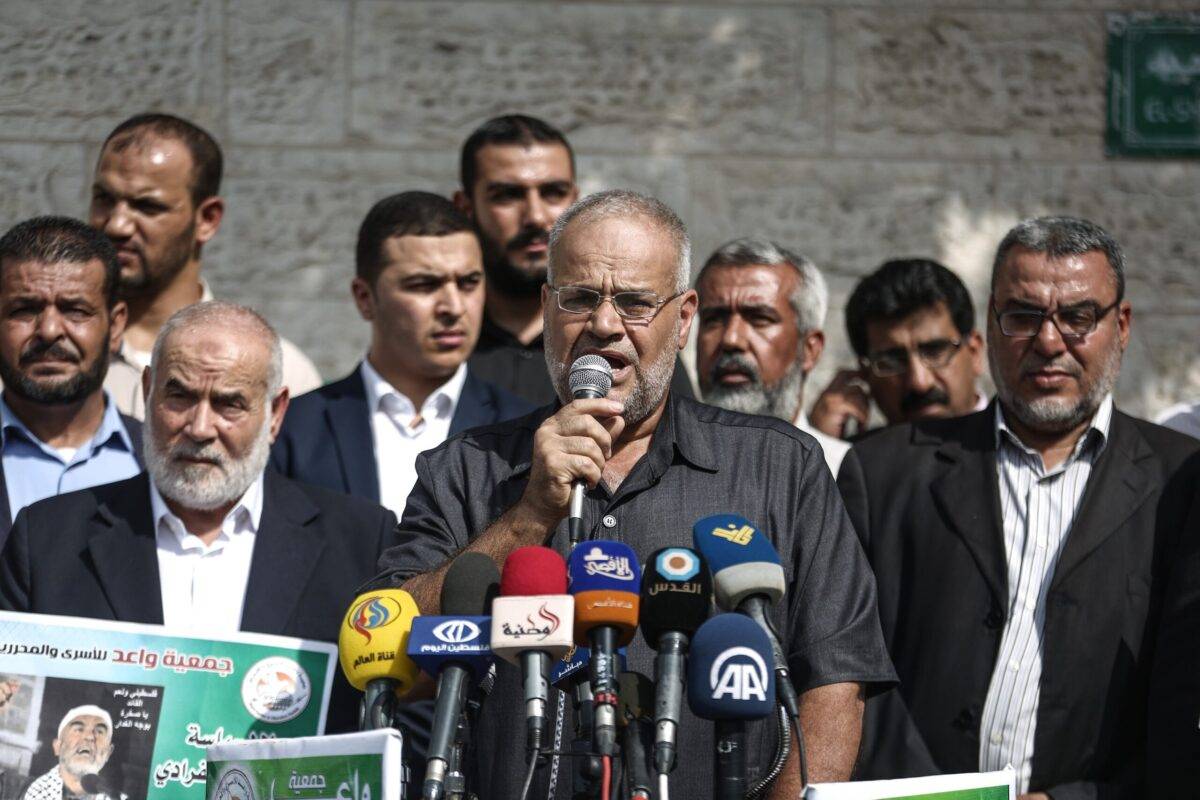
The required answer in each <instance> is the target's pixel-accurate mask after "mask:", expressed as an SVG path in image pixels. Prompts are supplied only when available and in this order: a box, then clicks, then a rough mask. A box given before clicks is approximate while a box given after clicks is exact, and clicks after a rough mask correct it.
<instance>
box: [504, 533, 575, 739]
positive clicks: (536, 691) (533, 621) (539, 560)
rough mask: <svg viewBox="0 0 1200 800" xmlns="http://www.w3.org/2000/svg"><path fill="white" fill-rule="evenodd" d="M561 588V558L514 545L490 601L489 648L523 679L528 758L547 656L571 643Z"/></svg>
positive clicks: (540, 725)
mask: <svg viewBox="0 0 1200 800" xmlns="http://www.w3.org/2000/svg"><path fill="white" fill-rule="evenodd" d="M566 592H567V565H566V564H565V563H564V562H563V559H562V556H560V555H559V554H558V553H556V552H554V551H553V550H551V549H550V548H549V547H520V548H518V549H516V550H514V551H513V552H512V553H511V554H510V555H509V556H508V559H507V560H506V561H505V562H504V569H503V570H502V571H501V574H500V596H499V597H497V598H496V599H495V600H494V601H492V652H493V653H495V654H496V655H497V656H499V657H500V658H503V659H504V660H505V661H509V662H511V663H513V664H516V665H518V666H519V667H520V668H521V674H522V678H523V680H524V686H525V727H526V737H527V739H526V745H527V747H528V749H529V753H530V760H531V762H534V761H536V758H534V757H535V756H536V755H537V753H538V752H539V751H540V750H541V749H542V742H543V739H544V738H545V733H546V701H547V699H548V697H549V694H550V688H549V685H548V683H547V678H548V675H549V671H550V663H551V659H555V658H562V657H563V655H565V654H566V652H567V651H568V650H570V649H571V645H572V644H573V643H574V637H573V632H574V621H575V600H574V598H572V597H571V596H570V595H568V594H567V593H566Z"/></svg>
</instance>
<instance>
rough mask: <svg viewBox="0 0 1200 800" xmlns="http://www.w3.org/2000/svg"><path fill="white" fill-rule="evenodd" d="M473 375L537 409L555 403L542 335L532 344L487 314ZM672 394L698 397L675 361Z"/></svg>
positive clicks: (680, 365)
mask: <svg viewBox="0 0 1200 800" xmlns="http://www.w3.org/2000/svg"><path fill="white" fill-rule="evenodd" d="M467 363H468V364H469V365H470V367H471V371H472V372H473V373H475V374H476V375H477V376H479V377H480V378H482V379H483V380H485V381H487V382H488V383H491V384H492V385H494V386H499V387H500V388H501V389H504V390H506V391H508V392H511V393H512V394H515V395H516V396H517V397H521V398H523V399H525V400H528V401H529V402H531V403H535V404H537V405H545V404H546V403H553V402H554V401H555V400H556V399H557V396H556V395H555V394H554V386H553V384H551V383H550V373H549V372H547V371H546V348H545V344H544V342H543V341H542V337H541V335H540V334H539V335H538V337H537V338H536V339H534V340H533V341H532V342H530V343H529V344H522V343H521V340H519V339H518V338H517V337H515V336H513V335H512V334H511V333H509V332H508V331H506V330H504V328H501V327H500V326H499V325H497V324H496V323H495V322H493V321H492V318H491V317H489V316H488V315H487V312H484V315H483V325H482V327H481V328H480V330H479V343H478V344H476V345H475V351H474V352H473V353H472V354H471V358H470V360H469V361H468V362H467ZM671 391H672V392H673V393H675V394H677V395H679V396H681V397H694V396H695V394H694V392H693V391H692V382H691V380H689V379H688V376H687V372H686V371H685V370H684V368H683V364H682V362H680V360H679V359H678V358H676V359H675V373H674V374H673V375H672V376H671Z"/></svg>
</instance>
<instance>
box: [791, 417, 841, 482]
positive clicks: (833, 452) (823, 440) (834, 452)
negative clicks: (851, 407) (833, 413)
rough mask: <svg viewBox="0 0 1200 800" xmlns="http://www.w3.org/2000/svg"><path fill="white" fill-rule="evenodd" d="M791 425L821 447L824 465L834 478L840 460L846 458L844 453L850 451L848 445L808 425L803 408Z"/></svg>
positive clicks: (839, 465)
mask: <svg viewBox="0 0 1200 800" xmlns="http://www.w3.org/2000/svg"><path fill="white" fill-rule="evenodd" d="M793 424H794V425H795V426H796V427H797V428H799V429H800V430H802V431H804V432H805V433H807V434H808V435H809V436H811V437H813V438H814V439H816V440H817V442H818V444H820V445H821V452H823V453H824V454H825V463H826V464H828V465H829V471H830V472H832V473H833V477H835V478H836V477H837V474H838V469H839V468H840V467H841V466H842V459H843V458H845V457H846V453H847V452H849V450H850V443H849V442H843V441H842V440H841V439H835V438H834V437H832V436H830V435H829V434H827V433H825V432H824V431H819V430H817V429H816V428H814V427H813V426H812V425H810V424H809V422H808V414H807V413H806V412H805V411H804V408H803V407H801V409H800V413H799V414H798V415H797V416H796V420H795V422H794V423H793Z"/></svg>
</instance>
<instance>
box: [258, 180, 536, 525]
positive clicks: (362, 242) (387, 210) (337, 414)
mask: <svg viewBox="0 0 1200 800" xmlns="http://www.w3.org/2000/svg"><path fill="white" fill-rule="evenodd" d="M355 264H356V266H355V272H356V274H355V277H354V281H353V283H352V284H351V289H352V291H353V294H354V301H355V303H356V304H357V306H358V309H359V313H361V314H362V317H363V319H365V320H367V321H368V322H369V323H370V324H371V344H370V348H369V350H368V352H367V357H366V359H365V360H364V361H363V362H362V363H361V364H359V366H358V368H357V369H355V370H354V372H352V373H350V374H349V375H347V376H346V377H345V378H343V379H342V380H340V381H337V382H336V383H332V384H330V385H328V386H324V387H322V388H320V389H317V390H316V391H313V392H309V393H308V394H306V395H304V396H303V397H300V398H298V399H297V400H296V401H295V402H293V403H292V404H291V407H290V408H289V409H288V413H287V418H286V419H285V420H284V423H283V429H282V430H281V431H280V435H279V439H278V440H277V441H276V443H275V446H274V447H273V448H272V454H271V463H272V465H273V466H274V467H275V468H276V469H277V470H279V471H280V472H282V473H283V474H284V475H287V476H289V477H292V478H296V479H298V480H302V481H304V482H306V483H312V484H316V485H319V486H325V487H328V488H330V489H336V490H338V491H342V492H346V493H347V494H353V495H357V496H359V497H366V498H368V499H370V500H374V501H375V502H377V503H382V504H383V505H384V506H385V507H387V508H390V509H391V510H392V511H394V512H396V514H397V516H399V515H400V514H401V513H402V512H403V511H404V501H405V499H406V498H407V497H408V493H409V491H410V490H411V489H412V486H413V484H414V483H415V482H416V472H415V469H414V464H415V462H416V457H417V454H418V453H420V452H421V451H423V450H429V449H432V448H434V447H436V446H438V445H439V444H441V443H442V442H443V441H444V440H445V439H446V438H447V437H448V436H453V435H454V434H456V433H458V432H459V431H464V430H467V429H468V428H475V427H479V426H481V425H490V424H492V423H494V422H500V421H501V420H505V419H510V418H512V417H518V416H521V415H523V414H525V413H527V412H529V411H532V410H533V407H532V405H530V404H529V403H527V402H526V401H524V400H521V399H520V398H517V397H516V396H514V395H511V394H509V393H508V392H505V391H504V390H502V389H500V388H498V387H496V386H493V385H492V384H490V383H487V382H485V381H483V380H480V379H479V378H478V377H476V376H475V375H473V374H472V373H471V372H470V371H469V369H468V368H467V366H466V363H465V362H466V360H467V356H469V355H470V354H471V351H472V350H473V349H474V347H475V343H476V341H477V340H478V339H479V326H480V321H481V319H482V318H483V298H484V286H483V254H482V251H481V250H480V247H479V240H478V239H477V238H476V235H475V231H474V230H473V228H472V226H471V222H470V220H468V219H467V218H466V216H464V215H463V214H462V213H461V212H460V211H459V210H458V209H456V208H455V207H454V204H453V203H451V202H450V201H449V200H447V199H446V198H444V197H439V196H438V195H435V194H430V193H428V192H404V193H403V194H397V195H393V196H391V197H387V198H385V199H383V200H380V201H379V202H378V203H376V204H375V206H374V207H372V209H371V210H370V212H369V213H368V214H367V216H366V218H365V219H364V220H363V223H362V226H361V227H360V229H359V234H358V246H357V251H356V258H355Z"/></svg>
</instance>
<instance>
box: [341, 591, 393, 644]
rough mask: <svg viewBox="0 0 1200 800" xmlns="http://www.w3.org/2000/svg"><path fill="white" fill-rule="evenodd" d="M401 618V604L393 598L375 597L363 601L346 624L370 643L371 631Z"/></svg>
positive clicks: (352, 612)
mask: <svg viewBox="0 0 1200 800" xmlns="http://www.w3.org/2000/svg"><path fill="white" fill-rule="evenodd" d="M398 616H400V604H399V603H397V602H396V601H395V600H394V599H392V598H391V597H385V596H383V595H375V596H373V597H368V598H367V599H366V600H363V601H362V602H361V603H359V604H358V605H357V606H355V607H354V610H353V611H351V612H350V615H349V616H348V617H347V618H346V624H348V625H349V626H350V627H351V628H353V629H354V630H356V631H358V632H359V633H360V634H362V635H363V636H364V637H366V640H367V641H368V642H369V641H371V631H373V630H375V629H376V628H382V627H383V626H384V625H387V624H388V623H389V622H391V621H392V620H394V619H396V618H397V617H398Z"/></svg>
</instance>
